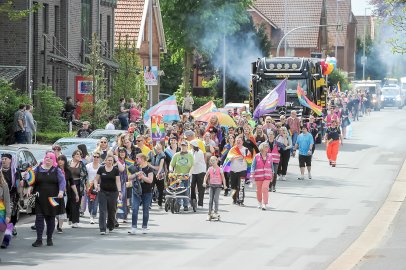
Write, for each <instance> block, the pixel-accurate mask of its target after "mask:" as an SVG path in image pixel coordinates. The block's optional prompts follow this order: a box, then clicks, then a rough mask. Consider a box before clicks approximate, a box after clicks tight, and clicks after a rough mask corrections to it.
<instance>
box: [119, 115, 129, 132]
mask: <svg viewBox="0 0 406 270" xmlns="http://www.w3.org/2000/svg"><path fill="white" fill-rule="evenodd" d="M118 120H120V125H121V129H122V130H127V129H128V117H127V116H125V115H119V116H118Z"/></svg>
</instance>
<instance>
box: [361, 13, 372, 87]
mask: <svg viewBox="0 0 406 270" xmlns="http://www.w3.org/2000/svg"><path fill="white" fill-rule="evenodd" d="M367 9H370V8H365V13H364V38H363V39H364V46H363V47H364V48H363V52H362V60H361V62H362V80H365V64H366V62H367V61H366V56H365V47H366V38H365V36H366V32H367Z"/></svg>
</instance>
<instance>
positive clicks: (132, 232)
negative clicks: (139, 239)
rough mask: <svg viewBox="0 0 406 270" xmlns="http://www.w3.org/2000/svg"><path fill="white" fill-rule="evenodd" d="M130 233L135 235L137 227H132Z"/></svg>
mask: <svg viewBox="0 0 406 270" xmlns="http://www.w3.org/2000/svg"><path fill="white" fill-rule="evenodd" d="M128 233H129V234H132V235H135V234H137V228H131V230H130V231H128Z"/></svg>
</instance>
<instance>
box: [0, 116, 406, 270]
mask: <svg viewBox="0 0 406 270" xmlns="http://www.w3.org/2000/svg"><path fill="white" fill-rule="evenodd" d="M405 114H406V112H405V111H400V110H397V109H385V110H382V111H380V112H373V113H372V114H371V116H369V117H362V118H360V121H359V122H355V123H353V130H354V131H353V136H352V138H351V139H349V140H346V141H345V143H344V146H343V147H342V149H341V151H340V153H339V158H338V161H337V162H338V165H337V167H336V168H331V167H329V165H328V161H327V160H326V155H325V152H324V151H325V150H324V146H322V145H317V148H318V149H317V150H316V152H315V156H314V160H313V173H312V176H313V179H312V180H308V179H306V180H304V181H299V180H297V177H298V172H299V168H298V167H297V164H298V160H297V158H296V159H294V160H292V161H291V162H290V165H289V169H288V172H289V173H288V177H287V181H280V182H278V183H277V192H276V193H272V194H270V200H271V209H270V210H268V211H261V210H259V209H257V208H256V206H257V203H256V199H255V193H254V192H253V189H251V190H249V191H248V192H247V196H246V207H238V206H234V205H232V204H231V199H230V197H222V198H221V205H220V209H221V211H220V214H221V218H222V221H221V222H207V221H205V219H206V215H207V204H205V207H204V208H203V209H199V211H198V212H197V213H192V212H189V213H182V214H179V215H173V214H171V213H166V212H165V211H163V210H158V209H157V206H156V205H154V206H153V210H152V212H151V216H150V230H149V233H148V234H147V235H135V236H130V235H128V234H127V229H128V227H129V225H126V224H125V225H121V226H120V228H119V229H118V230H117V231H114V232H113V233H111V234H109V235H106V236H102V235H99V230H98V226H97V225H90V224H89V219H88V218H84V219H82V220H83V222H82V223H81V224H80V228H78V229H73V228H68V226H65V229H64V234H61V235H60V234H55V235H54V246H53V247H47V246H44V247H42V248H33V247H31V243H32V242H34V240H35V233H34V232H32V231H31V230H30V228H29V226H30V225H31V223H30V221H32V218H31V219H26V220H25V221H26V224H24V225H20V226H18V237H17V238H16V239H14V241H13V243H12V245H11V246H10V247H9V248H8V249H7V250H1V251H0V257H1V258H2V260H3V263H2V264H1V266H3V267H6V269H8V270H10V269H25V268H26V267H27V266H30V269H59V270H60V269H69V270H72V269H86V268H91V269H135V268H137V269H143V270H145V269H156V268H162V269H205V268H207V269H275V270H276V269H295V270H299V269H312V270H314V269H326V268H327V267H328V266H329V265H330V263H332V262H333V261H334V260H335V259H336V258H337V257H338V256H339V255H340V254H342V253H343V252H344V251H345V250H346V249H347V248H348V247H349V246H350V245H351V244H352V243H353V241H355V240H356V239H357V238H358V237H359V235H360V234H361V233H362V231H363V230H364V229H365V227H366V226H367V225H368V223H369V222H370V221H371V219H372V218H373V217H374V216H375V214H376V213H377V211H378V210H379V208H380V207H381V205H382V204H383V202H384V201H385V199H386V196H387V194H388V192H389V190H390V189H391V187H392V184H393V182H394V179H395V178H396V176H397V174H398V172H399V169H400V167H401V165H402V164H403V161H404V159H405V155H406V153H405V151H404V149H406V140H405V139H404V138H406V121H404V119H405ZM206 196H207V195H206ZM206 202H207V199H206V200H205V203H206ZM140 217H141V215H140ZM364 269H368V268H364Z"/></svg>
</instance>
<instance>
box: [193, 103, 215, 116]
mask: <svg viewBox="0 0 406 270" xmlns="http://www.w3.org/2000/svg"><path fill="white" fill-rule="evenodd" d="M216 111H217V107H216V105H215V104H214V102H213V101H209V102H207V103H206V104H204V105H203V106H202V107H200V108H199V109H197V110H195V111H193V112H191V113H190V115H191V116H193V117H194V118H195V119H197V118H199V117H200V116H202V115H204V114H206V113H209V112H216Z"/></svg>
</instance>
